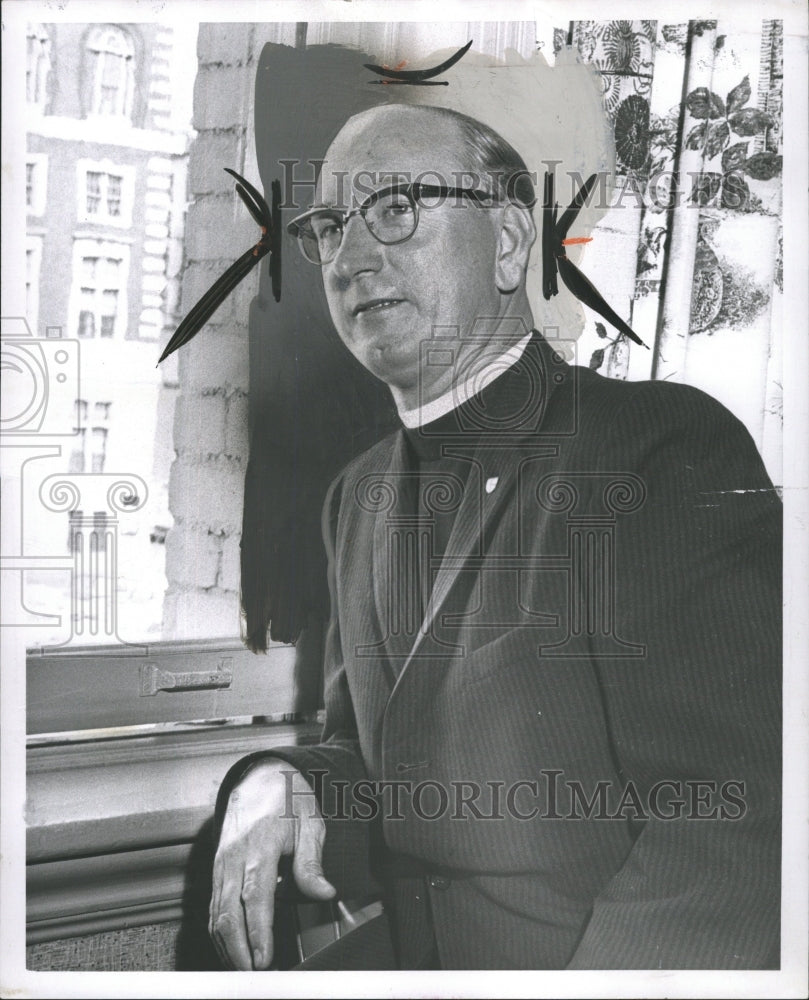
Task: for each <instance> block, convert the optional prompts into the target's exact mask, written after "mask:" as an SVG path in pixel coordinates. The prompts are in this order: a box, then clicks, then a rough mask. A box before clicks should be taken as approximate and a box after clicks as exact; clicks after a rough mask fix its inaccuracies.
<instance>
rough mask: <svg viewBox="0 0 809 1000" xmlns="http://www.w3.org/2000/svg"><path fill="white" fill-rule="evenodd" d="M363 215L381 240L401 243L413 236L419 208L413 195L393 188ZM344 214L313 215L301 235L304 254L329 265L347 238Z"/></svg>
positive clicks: (366, 209)
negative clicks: (344, 236) (344, 232)
mask: <svg viewBox="0 0 809 1000" xmlns="http://www.w3.org/2000/svg"><path fill="white" fill-rule="evenodd" d="M359 214H360V215H361V216H362V217H363V219H364V220H365V224H366V226H367V227H368V229H369V230H370V232H371V233H372V234H373V235H374V236H375V237H376V239H378V240H379V242H380V243H400V242H402V241H403V240H406V239H408V238H409V237H410V236H412V235H413V233H414V231H415V228H416V221H417V215H416V207H415V204H414V202H413V199H412V197H409V196H408V195H407V194H406V193H405V192H402V191H389V192H386V193H384V194H381V195H379V196H378V197H376V198H374V199H373V201H372V202H371V203H370V204H369V205H365V206H363V208H362V209H361V210H360V212H359ZM344 227H345V222H344V216H343V215H342V213H340V212H330V211H323V212H318V213H317V214H316V215H313V216H311V218H310V219H309V220H308V221H307V225H306V227H305V231H304V232H303V233H302V234H301V244H302V248H303V250H304V253H305V254H306V256H307V257H308V258H309V260H311V261H313V262H314V263H316V264H328V263H329V262H330V261H332V260H333V259H334V258H335V257H336V256H337V251H338V250H339V248H340V244H341V243H342V240H343V229H344Z"/></svg>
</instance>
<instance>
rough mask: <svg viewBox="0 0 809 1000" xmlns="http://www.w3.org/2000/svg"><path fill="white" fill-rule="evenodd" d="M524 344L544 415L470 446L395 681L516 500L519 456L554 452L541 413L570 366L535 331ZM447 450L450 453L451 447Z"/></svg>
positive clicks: (554, 445)
mask: <svg viewBox="0 0 809 1000" xmlns="http://www.w3.org/2000/svg"><path fill="white" fill-rule="evenodd" d="M527 350H528V351H531V350H533V351H536V352H537V354H536V358H537V359H538V363H539V366H540V370H542V372H543V373H544V377H543V380H542V387H543V400H542V403H541V408H540V412H541V413H542V415H543V416H541V417H540V419H539V420H538V422H537V425H536V426H535V427H534V429H533V431H532V432H530V433H527V434H525V435H524V436H523V437H522V440H521V441H517V440H513V441H512V442H511V443H508V442H505V441H498V440H497V439H496V436H494V435H487V437H484V438H482V439H481V441H480V443H479V444H478V446H477V448H476V449H475V450H474V452H473V455H472V461H471V468H470V472H469V476H468V479H467V483H466V488H465V490H464V494H463V499H462V501H461V505H460V508H459V510H458V515H457V517H456V519H455V523H454V525H453V528H452V532H451V533H450V537H449V541H448V543H447V550H446V554H445V557H444V559H443V560H442V562H441V565H440V567H439V569H438V571H437V573H436V576H435V581H434V584H433V588H432V592H431V594H430V599H429V601H428V603H427V607H426V610H425V614H424V618H423V621H422V623H421V627H420V628H419V630H418V632H417V634H416V636H415V639H414V641H413V644H412V648H411V649H410V653H409V656H407V658H406V660H405V662H404V665H403V667H402V669H401V670H400V671H399V676H398V679H397V682H396V686H397V687H398V685H399V683H401V681H402V678H403V675H404V674H405V672H406V671H407V668H408V666H409V665H410V663H411V662H412V660H413V657H414V656H416V655H418V654H419V652H420V651H421V652H422V653H423V652H425V650H426V648H427V647H429V646H430V645H431V642H429V641H428V642H427V643H425V640H428V638H429V637H430V636H431V633H432V630H433V626H434V624H435V623H437V622H440V618H439V616H440V614H441V612H442V608H443V607H444V605H445V604H446V601H447V598H448V596H449V595H450V593H451V592H452V590H453V588H454V587H455V586H456V584H457V583H458V578H459V575H460V574H461V573H462V572H463V570H464V569H466V568H469V567H470V564H473V563H474V560H475V558H480V557H482V556H483V555H484V553H485V551H486V540H487V538H489V537H490V535H491V532H492V531H493V530H494V527H495V525H496V523H497V520H498V518H499V517H500V516H501V515H502V513H503V511H504V509H505V507H506V505H507V504H508V503H509V502H512V503H513V502H514V496H515V491H516V490H517V488H518V482H517V480H518V472H519V468H520V465H521V462H522V460H523V459H524V458H526V457H529V456H530V457H532V458H539V457H543V455H544V456H545V457H548V458H550V457H552V456H554V455H556V454H558V443H557V442H556V441H551V440H547V439H546V440H544V441H543V439H542V436H541V435H540V434H539V431H540V428H544V414H545V413H547V407H548V405H549V403H550V400H551V397H552V396H554V394H555V393H556V390H557V387H558V385H559V384H561V383H562V382H563V381H565V380H566V379H568V378H569V377H570V376H571V374H572V372H573V369H571V368H569V366H568V365H567V364H565V362H564V360H563V359H562V358H561V356H560V355H558V354H556V352H554V351H553V350H552V349H551V347H550V346H549V345H548V344H547V343H546V342H545V340H544V339H543V338H542V337H541V336H540V335H539V334H536V335H535V337H534V338H533V339H532V341H531V343H530V344H529V347H528V348H527ZM470 451H471V449H470V448H468V447H467V448H466V449H464V448H458V449H457V452H456V454H457V457H469V452H470ZM449 452H450V453H452V449H451V448H450V449H449ZM432 645H434V643H432ZM431 652H434V651H433V650H431Z"/></svg>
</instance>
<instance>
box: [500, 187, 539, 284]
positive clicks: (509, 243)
mask: <svg viewBox="0 0 809 1000" xmlns="http://www.w3.org/2000/svg"><path fill="white" fill-rule="evenodd" d="M536 238H537V227H536V226H535V225H534V220H533V218H532V217H531V212H530V211H529V210H528V209H527V208H524V207H523V206H522V205H515V204H513V203H512V202H509V203H508V204H507V205H506V207H505V208H504V209H503V221H502V224H501V227H500V240H499V243H498V246H497V263H496V270H495V284H496V285H497V287H498V289H499V290H500V291H501V292H505V293H507V292H513V291H514V290H515V289H516V288H518V287H519V286H520V284H521V282H523V281H524V280H525V272H526V269H527V268H528V256H529V254H530V252H531V247H532V246H533V245H534V241H535V240H536Z"/></svg>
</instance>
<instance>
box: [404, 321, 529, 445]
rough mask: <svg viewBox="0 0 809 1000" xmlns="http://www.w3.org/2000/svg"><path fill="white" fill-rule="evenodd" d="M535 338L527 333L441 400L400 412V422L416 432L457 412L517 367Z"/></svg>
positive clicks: (441, 396)
mask: <svg viewBox="0 0 809 1000" xmlns="http://www.w3.org/2000/svg"><path fill="white" fill-rule="evenodd" d="M532 335H533V331H531V332H530V333H527V334H526V335H525V336H524V337H523V338H522V340H521V341H520V342H519V343H517V344H514V345H513V346H512V347H509V349H508V350H507V351H504V352H503V354H500V355H498V356H497V357H496V358H495V359H494V360H493V361H490V362H489V363H488V364H487V365H485V366H484V367H483V368H481V369H478V370H477V371H475V373H474V375H473V376H472V377H471V378H467V379H465V380H464V381H463V382H461V384H460V385H453V386H451V387H450V388H449V389H447V391H446V392H444V393H442V394H441V395H440V396H439V397H438V398H437V399H433V400H431V401H430V402H429V403H424V404H423V405H422V406H417V407H415V408H414V409H412V410H399V419H400V420H401V421H402V423H403V424H404V425H405V427H407V428H409V429H413V428H416V427H423V426H424V425H425V424H431V423H432V422H433V421H434V420H438V419H439V417H443V416H444V415H445V414H447V413H450V412H451V411H452V410H457V409H458V407H459V406H463V404H464V403H465V402H466V401H467V400H469V399H471V398H472V397H473V396H475V395H476V394H477V393H479V392H481V391H482V390H483V389H485V388H486V386H487V385H489V384H490V383H492V382H494V380H495V379H496V378H498V377H499V376H500V375H502V374H503V373H504V372H505V371H506V370H508V369H509V368H513V367H514V365H516V364H517V362H518V361H519V360H520V358H521V357H522V356H523V354H524V353H525V349H526V347H527V346H528V344H529V342H530V340H531V337H532Z"/></svg>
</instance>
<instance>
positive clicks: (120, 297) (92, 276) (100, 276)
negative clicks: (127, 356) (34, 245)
mask: <svg viewBox="0 0 809 1000" xmlns="http://www.w3.org/2000/svg"><path fill="white" fill-rule="evenodd" d="M74 254H75V256H74V266H73V296H72V302H73V317H74V319H73V321H72V323H71V329H73V330H75V331H76V336H78V337H80V338H82V339H85V340H89V339H93V338H102V339H110V338H112V337H115V336H116V335H120V334H121V333H123V332H124V331H125V330H126V324H127V315H126V304H125V297H126V281H127V271H128V263H129V248H128V247H126V246H124V245H122V244H116V243H106V242H102V241H100V240H98V241H96V240H77V241H76V243H75V249H74Z"/></svg>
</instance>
